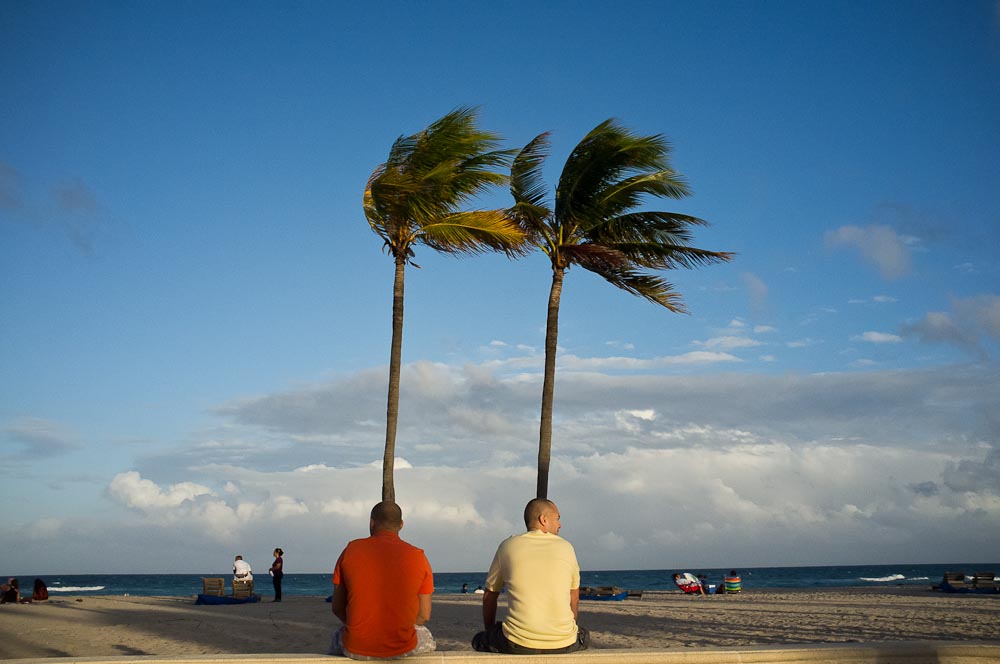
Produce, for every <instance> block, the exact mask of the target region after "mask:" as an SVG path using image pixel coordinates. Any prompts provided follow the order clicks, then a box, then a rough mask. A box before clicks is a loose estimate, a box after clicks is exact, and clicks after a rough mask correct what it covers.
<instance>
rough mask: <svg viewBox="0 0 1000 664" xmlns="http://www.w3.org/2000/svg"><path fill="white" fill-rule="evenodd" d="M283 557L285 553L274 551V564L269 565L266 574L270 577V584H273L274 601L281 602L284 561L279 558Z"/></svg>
mask: <svg viewBox="0 0 1000 664" xmlns="http://www.w3.org/2000/svg"><path fill="white" fill-rule="evenodd" d="M283 555H285V552H284V551H282V550H281V549H280V548H278V549H275V550H274V562H273V563H271V569H269V570H268V573H269V574H270V575H271V583H273V584H274V601H275V602H280V601H281V577H283V576H285V571H284V566H285V561H284V560H282V559H281V557H282V556H283Z"/></svg>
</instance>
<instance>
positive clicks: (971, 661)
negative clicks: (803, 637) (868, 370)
mask: <svg viewBox="0 0 1000 664" xmlns="http://www.w3.org/2000/svg"><path fill="white" fill-rule="evenodd" d="M500 660H509V661H510V662H511V664H556V663H558V662H583V663H584V664H998V663H1000V643H996V642H993V643H978V642H941V641H926V642H914V643H906V642H891V643H873V644H865V645H859V644H829V645H809V646H761V647H755V648H668V649H663V650H610V649H608V650H603V649H596V650H587V651H585V652H580V653H573V654H569V655H493V654H486V653H477V652H471V651H462V650H450V651H445V652H435V653H430V654H427V655H421V656H420V657H414V658H412V659H409V660H405V661H412V662H414V663H415V664H416V663H419V664H431V663H432V662H440V663H441V664H467V663H469V664H477V663H478V664H482V663H483V662H491V663H492V664H497V662H498V661H500ZM139 661H142V662H146V661H151V662H157V663H158V664H334V663H335V662H350V661H351V660H349V659H346V658H342V657H328V656H324V655H208V656H196V657H59V658H53V659H9V660H5V664H71V663H79V664H134V663H135V662H139ZM397 661H399V660H397Z"/></svg>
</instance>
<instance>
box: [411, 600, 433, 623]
mask: <svg viewBox="0 0 1000 664" xmlns="http://www.w3.org/2000/svg"><path fill="white" fill-rule="evenodd" d="M419 600H420V601H419V603H418V604H417V618H416V620H414V621H413V624H414V625H424V624H426V623H427V621H429V620H430V619H431V596H430V595H420V596H419Z"/></svg>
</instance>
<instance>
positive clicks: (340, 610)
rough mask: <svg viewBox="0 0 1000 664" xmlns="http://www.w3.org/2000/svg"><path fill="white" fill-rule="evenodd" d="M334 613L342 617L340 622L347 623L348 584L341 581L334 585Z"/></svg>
mask: <svg viewBox="0 0 1000 664" xmlns="http://www.w3.org/2000/svg"><path fill="white" fill-rule="evenodd" d="M332 604H333V615H335V616H337V617H338V618H340V622H342V623H344V624H345V625H346V624H347V586H345V585H344V584H343V583H341V584H340V585H339V586H334V587H333V602H332Z"/></svg>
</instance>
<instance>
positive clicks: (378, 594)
mask: <svg viewBox="0 0 1000 664" xmlns="http://www.w3.org/2000/svg"><path fill="white" fill-rule="evenodd" d="M402 528H403V512H402V510H400V508H399V505H397V504H396V503H394V502H389V501H383V502H381V503H379V504H377V505H375V507H373V508H372V512H371V518H370V519H369V521H368V532H369V533H370V534H371V536H370V537H366V538H364V539H357V540H353V541H352V542H349V543H348V545H347V546H346V547H345V548H344V551H343V553H341V554H340V558H338V559H337V565H336V566H335V567H334V569H333V584H334V588H333V614H334V615H335V616H337V617H338V618H340V621H341V622H342V623H344V624H343V626H341V627H340V629H338V630H337V631H335V632H334V633H333V640H332V642H331V643H330V650H329V653H328V654H330V655H344V656H346V657H350V658H351V659H395V658H399V657H409V656H411V655H421V654H424V653H428V652H432V651H433V650H434V649H435V648H436V647H437V644H436V643H435V642H434V637H433V636H432V635H431V632H430V630H429V629H427V627H425V623H427V621H428V620H430V618H431V594H432V593H433V592H434V573H433V572H432V571H431V565H430V563H429V562H428V561H427V556H425V555H424V552H423V550H421V549H418V548H417V547H415V546H413V545H412V544H409V543H407V542H404V541H403V540H402V539H400V537H399V531H400V530H402Z"/></svg>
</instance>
